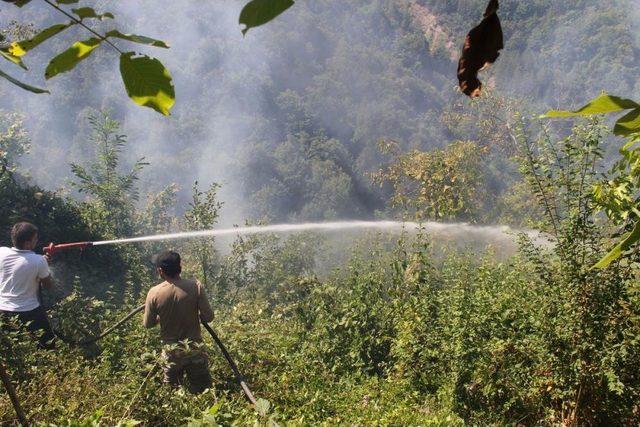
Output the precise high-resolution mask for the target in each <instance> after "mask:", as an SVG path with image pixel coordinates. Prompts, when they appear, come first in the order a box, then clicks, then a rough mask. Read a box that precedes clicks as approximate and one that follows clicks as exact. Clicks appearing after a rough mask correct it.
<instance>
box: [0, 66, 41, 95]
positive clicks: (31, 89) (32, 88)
mask: <svg viewBox="0 0 640 427" xmlns="http://www.w3.org/2000/svg"><path fill="white" fill-rule="evenodd" d="M0 77H4V78H5V79H7V80H9V81H10V82H11V83H13V84H14V85H16V86H19V87H21V88H22V89H24V90H28V91H29V92H33V93H49V91H48V90H46V89H40V88H39V87H35V86H31V85H29V84H26V83H23V82H21V81H20V80H18V79H15V78H13V77H11V76H10V75H9V74H7V73H5V72H4V71H2V70H0Z"/></svg>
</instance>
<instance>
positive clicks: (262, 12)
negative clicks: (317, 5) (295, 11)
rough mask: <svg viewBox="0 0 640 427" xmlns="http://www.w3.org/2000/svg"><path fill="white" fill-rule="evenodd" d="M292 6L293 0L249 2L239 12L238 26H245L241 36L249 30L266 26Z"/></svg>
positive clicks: (254, 0) (256, 0)
mask: <svg viewBox="0 0 640 427" xmlns="http://www.w3.org/2000/svg"><path fill="white" fill-rule="evenodd" d="M293 4H294V1H293V0H251V1H250V2H249V3H247V4H246V5H245V6H244V8H243V9H242V12H240V24H241V25H244V26H245V27H244V29H243V30H242V34H247V31H249V30H250V29H251V28H254V27H258V26H260V25H263V24H266V23H267V22H269V21H271V20H272V19H274V18H275V17H276V16H278V15H280V14H281V13H282V12H284V11H285V10H287V9H289V8H290V7H291V6H293Z"/></svg>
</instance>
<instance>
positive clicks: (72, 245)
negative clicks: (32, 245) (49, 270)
mask: <svg viewBox="0 0 640 427" xmlns="http://www.w3.org/2000/svg"><path fill="white" fill-rule="evenodd" d="M92 245H93V243H92V242H76V243H62V244H59V245H54V244H53V243H49V246H45V247H44V248H42V251H43V252H44V253H45V254H46V255H49V256H53V255H54V254H55V253H56V252H58V251H61V250H64V249H71V248H80V249H85V248H88V247H89V246H92Z"/></svg>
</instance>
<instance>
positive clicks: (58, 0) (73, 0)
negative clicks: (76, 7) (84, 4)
mask: <svg viewBox="0 0 640 427" xmlns="http://www.w3.org/2000/svg"><path fill="white" fill-rule="evenodd" d="M56 3H58V4H74V3H78V0H56Z"/></svg>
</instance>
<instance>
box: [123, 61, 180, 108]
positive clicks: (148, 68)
mask: <svg viewBox="0 0 640 427" xmlns="http://www.w3.org/2000/svg"><path fill="white" fill-rule="evenodd" d="M134 55H135V53H134V52H126V53H123V54H122V55H120V74H121V75H122V81H123V82H124V87H125V89H126V90H127V95H129V97H130V98H131V99H132V100H133V102H135V103H136V104H138V105H141V106H143V107H149V108H153V109H154V110H156V111H158V112H159V113H162V114H164V115H169V110H171V107H173V104H174V103H175V99H176V95H175V90H174V88H173V84H172V82H171V75H170V74H169V71H168V70H167V69H166V68H165V67H164V65H162V63H161V62H160V61H158V60H157V59H155V58H149V57H148V56H134Z"/></svg>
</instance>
